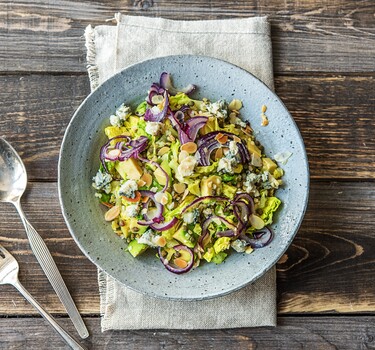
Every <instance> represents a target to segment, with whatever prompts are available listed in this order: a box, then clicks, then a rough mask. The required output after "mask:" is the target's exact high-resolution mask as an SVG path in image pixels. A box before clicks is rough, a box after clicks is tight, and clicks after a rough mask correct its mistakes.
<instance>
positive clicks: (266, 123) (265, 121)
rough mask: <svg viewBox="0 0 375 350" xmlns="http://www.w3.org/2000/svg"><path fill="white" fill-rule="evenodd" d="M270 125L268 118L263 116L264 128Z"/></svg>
mask: <svg viewBox="0 0 375 350" xmlns="http://www.w3.org/2000/svg"><path fill="white" fill-rule="evenodd" d="M268 124H269V121H268V119H267V116H266V115H265V114H262V126H267V125H268Z"/></svg>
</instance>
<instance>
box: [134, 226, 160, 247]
mask: <svg viewBox="0 0 375 350" xmlns="http://www.w3.org/2000/svg"><path fill="white" fill-rule="evenodd" d="M159 238H160V236H158V235H155V233H154V231H152V230H151V229H149V230H147V231H146V232H145V233H144V234H143V235H142V236H141V237H140V238H138V239H137V242H138V243H143V244H147V245H148V246H150V247H154V248H155V247H158V245H157V242H158V240H159Z"/></svg>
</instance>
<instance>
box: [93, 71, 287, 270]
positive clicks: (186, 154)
mask: <svg viewBox="0 0 375 350" xmlns="http://www.w3.org/2000/svg"><path fill="white" fill-rule="evenodd" d="M195 89H196V87H195V86H194V85H189V86H187V87H185V88H183V89H176V88H175V87H174V86H173V84H172V81H171V76H170V74H168V73H165V72H164V73H162V74H161V77H160V81H159V83H154V84H152V85H151V88H150V90H149V92H148V95H147V97H146V99H145V101H144V102H142V103H141V104H139V105H138V106H137V107H136V108H135V109H131V108H130V107H129V106H125V105H124V104H123V105H121V106H120V107H119V108H118V109H117V110H116V113H115V114H113V115H111V116H110V117H109V121H110V124H111V125H110V126H108V127H106V128H105V130H104V131H105V134H106V136H107V137H108V142H106V143H105V144H104V145H103V146H102V147H101V150H100V160H101V165H100V168H99V170H98V172H97V174H96V175H95V177H94V178H93V187H94V188H95V189H96V193H95V196H96V197H97V198H98V199H99V201H100V202H101V203H102V204H103V205H105V206H106V207H108V209H107V211H106V213H105V215H104V218H105V220H106V221H108V222H110V223H111V225H112V229H113V230H114V232H115V233H116V234H118V235H119V236H121V237H122V238H124V239H125V240H126V241H127V242H128V245H127V251H128V252H129V253H130V254H131V255H132V256H133V257H138V256H139V255H141V254H142V253H143V252H144V251H145V250H147V249H156V250H157V256H158V257H159V259H160V261H161V262H162V263H163V265H164V266H165V267H166V268H167V269H168V270H169V271H171V272H173V273H177V274H179V273H185V272H187V271H189V270H190V269H191V268H192V267H198V266H199V265H200V264H201V263H202V262H205V263H215V264H220V263H222V262H223V261H224V260H225V259H226V258H227V256H228V253H229V252H230V251H234V252H238V253H244V252H245V253H251V252H252V251H253V250H254V249H258V248H262V247H264V246H266V245H267V244H269V243H270V242H271V240H272V237H273V233H272V231H271V229H270V228H269V227H268V225H270V224H271V223H272V220H273V214H274V212H275V211H276V210H277V209H278V207H279V206H280V204H281V201H280V200H279V199H278V198H277V197H276V196H275V192H276V190H277V189H278V188H279V186H280V185H281V184H282V180H281V177H282V176H283V170H282V169H281V168H280V167H279V166H278V165H277V162H276V161H275V160H272V159H271V158H269V157H267V156H266V155H265V153H264V149H263V147H262V145H260V143H259V142H258V141H257V140H256V139H255V136H254V132H253V129H252V128H251V126H250V124H249V123H248V122H244V121H243V120H242V119H241V118H240V110H241V108H242V101H240V100H238V99H234V100H233V101H231V102H230V103H227V102H226V101H224V100H219V101H217V102H211V101H209V100H207V99H202V100H196V99H192V98H191V97H190V96H189V95H190V93H191V92H193V91H194V90H195ZM265 111H266V107H265V106H263V107H262V120H263V122H262V123H263V125H266V124H265V123H264V120H266V117H265V115H264V112H265ZM267 123H268V120H267Z"/></svg>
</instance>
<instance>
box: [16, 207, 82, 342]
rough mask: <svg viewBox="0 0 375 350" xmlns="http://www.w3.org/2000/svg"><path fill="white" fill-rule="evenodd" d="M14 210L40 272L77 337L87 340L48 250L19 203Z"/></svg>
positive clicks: (73, 304)
mask: <svg viewBox="0 0 375 350" xmlns="http://www.w3.org/2000/svg"><path fill="white" fill-rule="evenodd" d="M16 208H17V210H18V213H19V215H20V217H21V219H22V222H23V224H24V226H25V229H26V234H27V237H28V239H29V243H30V247H31V249H32V251H33V253H34V255H35V257H36V259H37V260H38V262H39V264H40V266H41V268H42V270H43V271H44V273H45V274H46V276H47V278H48V280H49V282H50V283H51V285H52V287H53V289H54V290H55V292H56V294H57V296H58V297H59V299H60V301H61V303H62V304H63V305H64V307H65V309H66V311H67V313H68V315H69V317H70V319H71V320H72V322H73V324H74V327H75V328H76V329H77V331H78V333H79V335H80V336H81V338H87V337H88V336H89V332H88V330H87V328H86V326H85V324H84V322H83V320H82V317H81V315H80V314H79V311H78V309H77V307H76V305H75V303H74V301H73V299H72V297H71V295H70V293H69V291H68V288H67V287H66V284H65V282H64V280H63V278H62V276H61V274H60V271H59V270H58V268H57V266H56V263H55V261H54V260H53V258H52V255H51V253H50V251H49V250H48V247H47V245H46V244H45V243H44V241H43V239H42V237H40V235H39V233H38V232H36V230H35V229H34V227H33V226H32V225H31V224H30V222H29V221H28V220H27V219H26V217H25V214H24V213H23V211H22V208H21V205H20V204H19V203H16Z"/></svg>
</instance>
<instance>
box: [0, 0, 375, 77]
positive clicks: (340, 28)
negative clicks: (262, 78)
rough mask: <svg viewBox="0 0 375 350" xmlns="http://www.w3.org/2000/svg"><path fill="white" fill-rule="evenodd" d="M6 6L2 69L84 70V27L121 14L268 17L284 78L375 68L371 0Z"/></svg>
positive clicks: (1, 18) (0, 15)
mask: <svg viewBox="0 0 375 350" xmlns="http://www.w3.org/2000/svg"><path fill="white" fill-rule="evenodd" d="M152 4H153V6H150V5H152ZM0 8H1V9H2V10H1V11H0V42H1V43H2V47H3V50H1V52H0V71H5V72H14V71H18V72H25V71H34V72H36V71H54V72H83V71H84V70H85V48H84V39H83V36H82V34H83V30H84V28H85V27H86V26H87V25H88V24H93V25H100V24H104V23H105V21H106V20H107V19H109V18H112V17H113V15H114V13H116V12H119V11H121V12H122V13H124V14H130V15H145V16H152V17H154V16H157V17H160V16H161V17H166V18H171V19H185V20H193V19H218V18H233V17H248V16H258V15H260V16H264V15H268V16H269V17H270V19H271V23H272V25H273V28H272V35H273V44H274V63H275V71H276V72H278V73H280V72H290V71H293V72H297V71H298V72H311V71H320V72H342V71H345V72H363V71H366V72H372V71H374V69H375V60H374V59H373V57H374V53H375V45H374V34H375V22H374V20H373V15H374V11H375V3H374V2H373V1H371V0H365V1H360V2H359V1H355V0H350V1H347V0H338V1H334V2H322V1H316V0H309V1H298V2H294V1H283V2H281V1H277V0H271V1H269V0H260V1H255V0H252V1H247V0H241V1H234V0H232V1H221V0H212V1H199V0H190V1H183V0H174V1H170V0H154V1H144V0H142V1H133V0H127V1H118V0H112V1H104V0H101V1H95V2H92V1H83V0H81V1H75V0H66V1H62V0H59V1H53V2H52V3H51V2H50V1H35V0H29V1H26V0H24V1H17V2H9V1H6V0H1V1H0Z"/></svg>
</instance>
